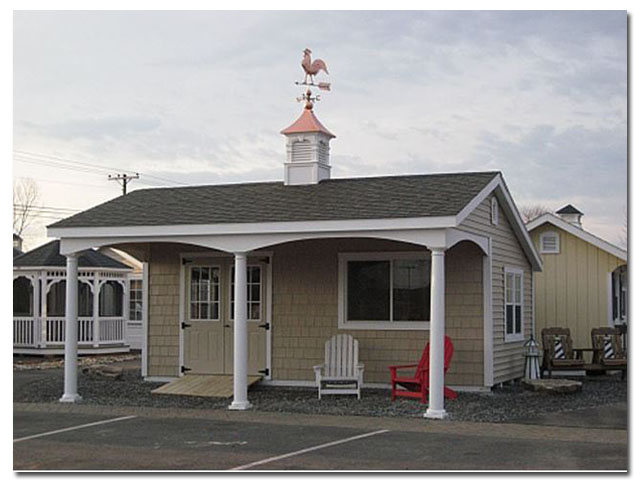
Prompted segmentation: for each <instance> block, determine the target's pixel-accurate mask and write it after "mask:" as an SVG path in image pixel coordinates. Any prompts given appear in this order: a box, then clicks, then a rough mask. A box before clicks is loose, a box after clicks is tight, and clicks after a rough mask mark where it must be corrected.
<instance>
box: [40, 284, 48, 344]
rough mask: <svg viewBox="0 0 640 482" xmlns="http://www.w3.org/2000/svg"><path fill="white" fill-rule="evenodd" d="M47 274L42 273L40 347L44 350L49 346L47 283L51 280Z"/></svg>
mask: <svg viewBox="0 0 640 482" xmlns="http://www.w3.org/2000/svg"><path fill="white" fill-rule="evenodd" d="M47 274H48V273H47V272H46V271H43V272H41V273H40V275H39V278H40V288H39V290H40V330H42V331H41V332H40V336H41V338H40V346H41V347H42V348H44V347H45V346H47V283H48V282H49V278H48V276H47Z"/></svg>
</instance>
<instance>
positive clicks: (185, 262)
mask: <svg viewBox="0 0 640 482" xmlns="http://www.w3.org/2000/svg"><path fill="white" fill-rule="evenodd" d="M191 262H192V260H190V259H187V258H182V264H183V265H185V264H189V263H191Z"/></svg>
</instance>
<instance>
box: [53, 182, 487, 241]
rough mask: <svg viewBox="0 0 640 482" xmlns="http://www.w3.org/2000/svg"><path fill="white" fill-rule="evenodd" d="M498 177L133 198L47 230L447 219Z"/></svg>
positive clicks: (171, 192)
mask: <svg viewBox="0 0 640 482" xmlns="http://www.w3.org/2000/svg"><path fill="white" fill-rule="evenodd" d="M497 175H499V172H496V171H489V172H471V173H455V174H431V175H412V176H389V177H369V178H350V179H331V180H325V181H321V182H320V183H318V184H314V185H303V186H285V185H284V184H283V183H282V182H262V183H245V184H224V185H212V186H190V187H179V188H158V189H143V190H137V191H133V192H131V193H129V194H127V195H126V196H121V197H118V198H115V199H113V200H111V201H108V202H106V203H104V204H101V205H99V206H96V207H94V208H91V209H88V210H87V211H83V212H81V213H78V214H76V215H74V216H72V217H70V218H67V219H63V220H62V221H58V222H57V223H55V224H53V225H51V226H50V227H55V228H67V227H100V226H103V227H108V226H161V225H179V224H217V223H257V222H286V221H321V220H347V219H381V218H410V217H423V216H453V215H456V214H457V213H458V212H460V211H461V210H462V209H463V208H464V207H465V206H466V205H467V204H468V203H469V202H470V201H471V200H472V199H473V197H474V196H475V195H476V194H478V192H480V191H481V190H482V188H484V187H485V186H486V185H487V184H488V183H489V182H490V181H491V180H492V179H493V178H495V177H496V176H497Z"/></svg>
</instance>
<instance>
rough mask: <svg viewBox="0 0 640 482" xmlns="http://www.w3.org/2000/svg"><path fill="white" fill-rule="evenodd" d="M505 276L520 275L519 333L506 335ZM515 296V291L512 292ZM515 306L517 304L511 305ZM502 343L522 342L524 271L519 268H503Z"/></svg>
mask: <svg viewBox="0 0 640 482" xmlns="http://www.w3.org/2000/svg"><path fill="white" fill-rule="evenodd" d="M507 274H514V275H516V274H517V275H520V297H521V299H520V330H521V331H520V333H512V334H508V333H507ZM514 295H515V291H514ZM513 304H517V303H513ZM503 307H504V315H503V321H504V341H505V342H513V341H524V270H522V269H520V268H511V267H508V266H505V267H504V303H503ZM515 322H516V320H515V314H514V319H513V326H514V330H515Z"/></svg>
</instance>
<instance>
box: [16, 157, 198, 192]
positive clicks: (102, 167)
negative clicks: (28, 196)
mask: <svg viewBox="0 0 640 482" xmlns="http://www.w3.org/2000/svg"><path fill="white" fill-rule="evenodd" d="M14 152H15V153H16V154H18V155H23V156H28V157H31V158H36V159H38V158H40V159H39V160H42V158H44V159H51V160H53V161H51V162H55V161H62V162H65V163H67V164H72V165H73V164H75V165H78V166H83V167H88V168H93V169H100V170H101V171H107V172H109V171H114V170H115V171H121V172H125V173H134V172H135V171H133V170H131V169H122V168H120V167H114V166H106V165H104V164H103V165H99V164H93V163H90V162H80V161H74V160H71V159H67V158H64V157H58V156H51V155H48V154H39V153H36V152H29V151H22V150H18V149H14ZM143 176H145V177H148V178H151V179H157V180H159V181H163V182H171V183H174V184H179V185H183V186H187V185H188V184H187V183H184V182H181V181H176V180H174V179H167V178H165V177H160V176H154V175H151V174H143ZM141 182H142V181H141Z"/></svg>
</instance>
